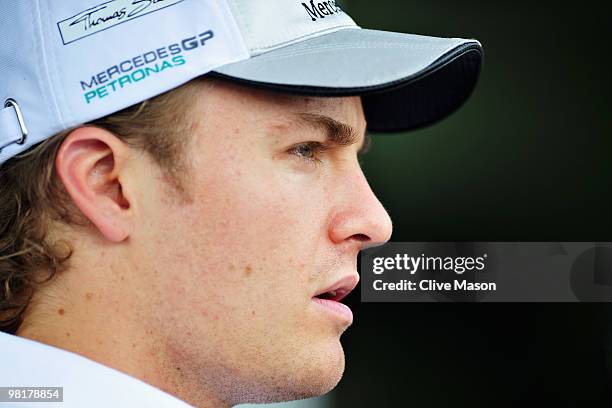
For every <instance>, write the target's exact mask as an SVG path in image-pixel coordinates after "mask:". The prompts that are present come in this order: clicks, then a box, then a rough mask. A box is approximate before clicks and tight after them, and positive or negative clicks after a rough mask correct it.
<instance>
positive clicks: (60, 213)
mask: <svg viewBox="0 0 612 408" xmlns="http://www.w3.org/2000/svg"><path fill="white" fill-rule="evenodd" d="M202 85H205V86H209V87H210V85H211V80H210V79H203V78H197V79H195V80H192V81H191V82H188V83H187V84H185V85H183V86H181V87H178V88H175V89H173V90H171V91H169V92H166V93H164V94H161V95H158V96H156V97H154V98H151V99H148V100H145V101H143V102H141V103H138V104H136V105H133V106H130V107H128V108H126V109H123V110H121V111H119V112H116V113H113V114H111V115H108V116H105V117H103V118H100V119H97V120H94V121H92V122H89V123H87V125H92V126H98V127H101V128H104V129H106V130H108V131H110V132H112V133H113V134H114V135H116V136H117V137H118V138H120V139H121V140H122V141H124V142H125V143H126V144H128V145H130V146H132V147H135V148H140V149H142V150H144V151H145V152H146V153H148V154H149V155H150V157H151V158H152V159H153V161H154V162H155V163H157V164H158V165H159V166H160V168H161V169H162V170H163V171H164V172H166V173H167V175H168V177H167V180H168V182H169V184H170V185H171V187H172V188H173V189H174V190H176V191H178V192H179V193H181V194H186V193H187V189H186V187H185V181H186V179H187V177H185V172H186V159H185V155H186V151H187V150H188V149H186V148H185V146H186V143H187V141H188V135H189V131H190V129H191V125H190V121H189V116H188V112H189V106H190V102H191V101H193V99H192V98H193V97H194V92H196V90H197V89H201V87H202ZM75 128H76V127H75ZM75 128H71V129H67V130H64V131H62V132H60V133H58V134H56V135H54V136H52V137H50V138H49V139H46V140H45V141H43V142H41V143H39V144H37V145H35V146H33V147H31V148H30V149H28V150H27V151H25V152H23V153H22V154H19V155H17V156H15V157H13V158H11V159H10V160H8V161H7V162H6V163H4V164H3V165H2V166H0V331H3V332H7V333H13V334H14V333H16V332H17V330H18V329H19V327H20V325H21V324H22V322H23V316H24V313H25V311H26V309H27V307H28V305H29V304H30V301H31V299H32V296H33V294H34V292H35V290H36V289H38V288H40V287H41V286H42V285H44V284H45V283H47V282H49V281H50V280H51V279H52V278H53V277H54V276H55V275H56V274H57V273H60V272H62V271H63V270H65V269H67V268H68V262H67V261H68V259H69V258H70V257H71V255H72V252H73V249H72V248H71V245H70V242H68V241H67V240H65V239H61V238H59V239H51V238H50V236H51V234H50V233H51V231H50V229H51V228H52V225H54V223H57V222H59V223H63V224H65V225H81V226H86V225H88V224H89V221H88V220H87V218H86V217H85V216H84V215H83V214H82V213H81V212H80V211H79V210H78V208H77V207H76V206H75V205H74V204H73V203H72V201H71V199H70V197H69V196H68V194H67V193H66V191H65V189H64V186H63V184H62V183H61V181H60V179H59V178H58V176H57V174H56V170H55V157H56V154H57V152H58V150H59V148H60V146H61V145H62V142H63V141H64V140H65V138H66V137H67V136H68V134H70V132H71V131H72V130H74V129H75Z"/></svg>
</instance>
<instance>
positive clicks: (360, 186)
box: [122, 81, 392, 405]
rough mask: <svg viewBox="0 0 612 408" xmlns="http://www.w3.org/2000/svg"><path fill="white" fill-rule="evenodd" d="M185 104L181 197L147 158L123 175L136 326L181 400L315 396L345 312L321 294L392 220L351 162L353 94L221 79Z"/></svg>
mask: <svg viewBox="0 0 612 408" xmlns="http://www.w3.org/2000/svg"><path fill="white" fill-rule="evenodd" d="M192 102H193V103H192V104H191V106H190V112H189V113H190V115H193V116H192V117H193V126H191V131H192V134H191V135H185V140H186V142H187V141H188V143H190V149H189V154H188V163H189V167H190V173H189V189H190V190H191V199H190V200H188V201H183V200H178V199H176V197H174V196H172V195H169V190H168V188H167V186H166V184H165V181H164V180H165V176H164V174H163V172H162V171H160V170H159V168H158V167H156V165H154V164H153V163H151V162H150V161H147V160H144V159H143V160H141V161H136V162H135V163H133V164H131V166H132V167H133V172H134V174H138V175H139V182H138V183H136V182H132V183H129V182H128V183H127V184H126V185H122V189H123V193H124V194H125V196H126V200H127V201H128V202H130V205H131V206H132V207H131V208H132V209H131V213H130V217H133V218H134V222H133V223H132V224H131V225H132V227H130V230H129V245H130V249H129V256H128V257H127V259H126V260H125V262H127V263H128V265H129V269H131V271H132V272H133V275H132V277H131V278H130V279H129V282H128V280H127V279H126V281H125V282H124V285H126V286H129V287H130V290H131V292H130V293H132V295H131V298H132V300H130V303H131V306H130V307H132V309H134V311H133V313H132V315H134V316H138V317H137V319H134V320H135V321H134V323H133V324H134V325H141V326H143V327H146V328H147V331H146V333H147V336H149V337H150V338H151V339H155V342H154V343H155V344H156V354H155V355H156V358H159V359H162V360H163V365H164V368H165V370H166V373H167V375H166V378H167V384H165V388H166V389H172V390H173V392H175V393H176V394H177V396H179V398H182V399H184V400H186V401H190V402H192V403H197V400H198V399H200V398H203V396H204V395H206V396H208V397H210V398H213V397H214V398H216V399H218V400H219V401H221V402H224V403H226V404H228V405H233V404H237V403H241V402H271V401H281V400H291V399H299V398H306V397H311V396H317V395H321V394H324V393H326V392H328V391H330V390H331V389H333V388H334V387H335V386H336V384H337V383H338V381H339V380H340V378H341V376H342V373H343V371H344V366H345V360H344V352H343V349H342V346H341V343H340V336H341V335H342V333H343V332H344V331H345V330H346V329H347V327H348V326H349V325H350V324H351V323H352V315H350V314H347V313H346V312H345V311H338V310H336V311H334V308H333V307H329V306H325V305H323V303H325V302H321V301H318V300H317V296H318V297H319V298H320V297H325V295H322V293H323V292H325V291H326V290H328V289H334V288H337V289H338V290H337V291H336V296H342V295H343V294H346V292H347V291H349V290H351V289H353V288H354V287H355V285H357V282H358V279H359V276H358V274H357V255H358V252H359V251H360V250H361V249H363V248H364V247H368V246H374V245H380V244H382V243H384V242H385V241H387V240H388V239H389V238H390V235H391V230H392V227H391V220H390V218H389V216H388V214H387V212H386V211H385V209H384V208H383V206H382V205H381V203H380V202H379V200H378V199H377V198H376V196H375V195H374V194H373V192H372V190H371V188H370V186H369V185H368V182H367V181H366V178H365V177H364V174H363V172H362V170H361V168H360V165H359V161H358V151H359V149H360V148H361V147H362V144H363V143H364V134H365V128H366V122H365V119H364V113H363V109H362V105H361V99H360V98H359V97H346V98H318V97H298V96H288V95H284V94H277V93H273V92H269V91H263V90H256V89H252V88H246V87H243V86H239V85H234V84H230V83H227V82H224V81H219V82H215V83H214V85H213V86H211V87H209V88H207V89H203V90H202V92H201V94H199V95H198V96H197V97H195V99H194V100H193V101H192ZM331 296H333V294H331ZM194 390H198V392H194ZM197 394H199V395H198V396H196V395H197Z"/></svg>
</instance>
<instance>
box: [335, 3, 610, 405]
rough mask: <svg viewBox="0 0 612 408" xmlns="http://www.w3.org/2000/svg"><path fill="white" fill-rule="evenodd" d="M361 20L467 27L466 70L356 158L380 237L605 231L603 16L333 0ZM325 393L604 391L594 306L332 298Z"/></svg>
mask: <svg viewBox="0 0 612 408" xmlns="http://www.w3.org/2000/svg"><path fill="white" fill-rule="evenodd" d="M344 4H345V7H346V9H347V10H348V11H349V13H350V14H351V16H352V17H353V18H354V19H355V20H356V21H357V22H358V23H359V24H360V25H361V26H362V27H364V28H377V29H384V30H390V31H400V32H407V33H415V34H424V35H434V36H448V37H453V36H456V37H463V38H476V39H478V40H480V41H481V42H482V44H483V47H484V50H485V60H484V67H483V72H482V76H481V80H480V82H479V84H478V86H477V88H476V91H475V92H474V94H473V95H472V97H471V99H470V100H469V101H468V102H467V103H466V105H464V106H463V107H462V108H461V109H460V110H459V111H458V112H456V113H455V114H453V115H452V116H450V117H449V118H447V119H446V120H445V121H443V122H441V123H439V124H437V125H434V126H432V127H429V128H426V129H423V130H419V131H415V132H410V133H407V134H397V135H375V137H374V140H373V142H374V143H373V144H372V149H371V151H370V153H369V154H368V155H366V156H365V157H364V160H363V167H364V171H365V173H366V176H367V177H368V179H369V180H370V183H371V185H372V188H373V189H374V191H375V192H376V193H377V194H378V196H379V198H380V200H381V201H382V203H383V204H384V205H385V207H386V208H387V209H388V211H389V213H390V215H391V217H392V219H393V220H394V234H393V237H392V240H393V241H446V240H448V241H612V228H611V227H612V215H611V210H612V195H611V194H610V184H611V181H612V165H611V160H610V157H611V152H612V140H611V135H612V133H611V126H610V124H611V123H610V118H611V115H610V104H609V95H610V93H609V92H608V91H609V88H610V86H609V84H610V79H609V76H608V71H609V65H608V64H607V61H608V60H609V57H608V54H609V45H608V41H609V39H610V38H611V36H610V31H609V29H608V27H609V26H610V23H609V21H608V20H609V18H608V17H607V16H606V15H605V13H603V12H602V8H601V7H602V4H600V3H596V2H592V1H583V2H580V3H572V4H571V5H567V6H564V5H563V3H561V2H552V1H540V2H529V3H527V2H525V3H521V2H509V1H495V2H491V1H473V2H460V1H450V0H445V1H439V0H436V1H431V0H430V1H424V0H415V1H405V0H404V1H400V0H378V1H366V0H347V1H345V2H344ZM348 303H349V304H350V305H351V307H352V308H353V310H354V312H355V322H354V325H353V327H352V328H350V329H349V330H348V331H347V332H346V334H345V335H344V337H343V340H344V344H345V350H346V354H347V368H346V372H345V376H344V378H343V380H342V382H341V383H340V385H339V386H338V388H337V389H336V391H335V392H334V393H333V395H332V396H333V402H334V403H335V406H340V407H395V406H402V407H403V406H410V407H450V406H453V407H490V406H494V407H500V406H524V405H527V404H529V405H532V404H541V405H543V406H556V407H587V406H597V407H604V406H610V405H612V391H611V390H612V381H611V376H610V364H609V361H610V355H611V354H610V348H611V347H610V345H611V344H612V341H611V338H610V335H609V332H610V330H611V328H612V308H611V307H610V306H609V305H607V304H450V303H449V304H370V303H360V299H359V294H358V293H353V294H352V295H351V296H350V299H349V300H348Z"/></svg>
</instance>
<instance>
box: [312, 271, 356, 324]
mask: <svg viewBox="0 0 612 408" xmlns="http://www.w3.org/2000/svg"><path fill="white" fill-rule="evenodd" d="M357 283H359V275H358V274H356V273H354V274H350V275H347V276H345V277H343V278H341V279H339V280H338V281H336V282H335V283H334V284H332V285H330V286H329V287H327V288H326V289H323V290H320V291H318V292H317V293H315V294H314V295H313V296H312V299H311V300H312V301H313V302H314V303H316V304H317V305H318V307H320V308H321V310H322V311H325V312H326V313H328V314H330V315H332V316H334V317H335V318H336V319H337V320H340V321H341V322H342V323H344V325H346V326H350V325H351V324H352V323H353V312H352V311H351V309H350V308H349V307H348V306H347V305H345V304H343V303H340V300H342V299H344V298H345V297H346V296H348V294H349V293H351V291H352V290H353V289H355V286H357ZM330 291H336V292H337V293H336V295H335V296H333V297H332V298H329V299H322V298H318V297H317V296H319V295H322V294H324V293H327V292H330Z"/></svg>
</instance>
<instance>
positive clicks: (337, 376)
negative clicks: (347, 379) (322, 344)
mask: <svg viewBox="0 0 612 408" xmlns="http://www.w3.org/2000/svg"><path fill="white" fill-rule="evenodd" d="M300 357H301V358H299V359H297V358H295V359H294V360H293V362H292V363H287V364H286V365H284V367H285V368H286V369H285V370H283V371H282V372H281V371H280V370H279V371H277V372H276V375H275V376H274V378H275V379H274V381H273V382H274V384H271V383H268V385H267V386H264V387H261V388H259V392H255V393H251V395H250V396H249V398H248V401H241V402H250V403H276V402H284V401H293V400H299V399H305V398H312V397H318V396H321V395H324V394H327V393H328V392H330V391H331V390H333V389H334V388H335V387H336V385H338V383H339V382H340V380H341V378H342V375H343V374H344V366H345V360H344V351H343V349H342V346H341V345H340V343H339V342H337V344H335V345H334V346H331V347H330V346H329V345H328V346H327V347H326V349H324V350H321V349H320V348H319V349H316V350H315V349H313V348H310V349H309V350H308V352H307V353H304V354H302V355H301V356H300ZM259 385H260V386H261V385H262V383H260V384H259Z"/></svg>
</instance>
